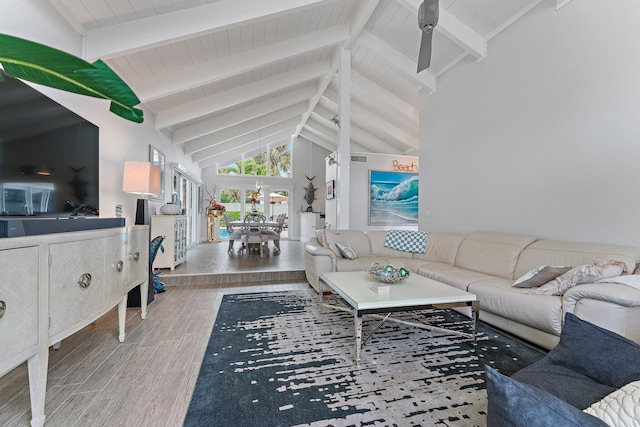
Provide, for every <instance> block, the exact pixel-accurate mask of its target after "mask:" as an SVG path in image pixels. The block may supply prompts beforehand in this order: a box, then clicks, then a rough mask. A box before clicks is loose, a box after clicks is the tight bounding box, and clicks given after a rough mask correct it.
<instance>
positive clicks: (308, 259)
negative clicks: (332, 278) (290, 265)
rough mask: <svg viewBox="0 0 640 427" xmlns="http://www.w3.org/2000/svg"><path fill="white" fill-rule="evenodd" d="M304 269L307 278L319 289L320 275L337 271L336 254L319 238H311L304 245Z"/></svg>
mask: <svg viewBox="0 0 640 427" xmlns="http://www.w3.org/2000/svg"><path fill="white" fill-rule="evenodd" d="M304 270H305V275H306V277H307V280H308V281H309V283H310V284H311V286H312V287H313V288H314V289H315V290H316V291H317V290H318V289H319V286H318V280H319V278H320V275H321V274H322V273H328V272H331V271H336V254H335V253H334V252H333V251H332V250H331V249H329V248H325V247H323V246H322V245H321V244H320V242H318V240H317V239H311V240H309V241H308V242H307V244H305V245H304Z"/></svg>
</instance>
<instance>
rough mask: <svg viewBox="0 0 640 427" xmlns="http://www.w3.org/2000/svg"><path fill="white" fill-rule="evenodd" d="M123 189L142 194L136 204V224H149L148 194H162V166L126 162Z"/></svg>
mask: <svg viewBox="0 0 640 427" xmlns="http://www.w3.org/2000/svg"><path fill="white" fill-rule="evenodd" d="M122 191H124V192H127V193H134V194H140V198H139V199H138V204H137V206H136V222H135V223H136V224H142V225H148V224H149V201H148V200H147V199H146V198H145V196H146V195H151V194H152V195H154V196H156V195H158V194H160V168H159V167H157V166H155V165H153V164H151V163H150V162H134V161H128V160H127V161H125V162H124V174H123V179H122Z"/></svg>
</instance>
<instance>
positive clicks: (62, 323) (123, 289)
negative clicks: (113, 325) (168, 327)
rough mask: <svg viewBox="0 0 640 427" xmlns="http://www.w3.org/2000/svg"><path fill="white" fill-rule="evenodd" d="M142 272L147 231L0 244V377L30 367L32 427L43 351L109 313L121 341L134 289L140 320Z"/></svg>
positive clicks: (38, 413) (40, 409)
mask: <svg viewBox="0 0 640 427" xmlns="http://www.w3.org/2000/svg"><path fill="white" fill-rule="evenodd" d="M148 268H149V227H148V226H133V227H117V228H109V229H101V230H93V231H78V232H72V233H57V234H46V235H39V236H27V237H12V238H4V239H0V271H1V272H2V275H0V343H2V345H0V375H4V374H5V373H7V372H8V371H10V370H12V369H13V368H15V367H16V366H18V365H19V364H21V363H23V362H24V361H28V368H29V388H30V393H31V412H32V421H31V425H32V426H42V425H43V423H44V420H45V405H44V402H45V392H46V385H47V368H48V360H49V347H50V346H52V345H54V344H57V343H59V342H60V341H62V340H63V339H65V338H67V337H68V336H70V335H71V334H73V333H75V332H77V331H79V330H80V329H82V328H84V327H85V326H87V325H89V324H90V323H91V322H94V321H95V320H96V319H98V318H99V317H101V316H102V315H104V314H105V313H107V312H108V311H109V310H111V309H112V308H113V307H115V306H118V327H119V334H118V336H119V340H120V341H121V342H122V341H124V338H125V317H126V307H127V293H128V292H129V290H131V289H132V288H134V287H136V286H138V285H141V286H140V289H141V293H142V295H141V299H142V301H143V302H144V304H143V305H142V307H141V316H142V318H143V319H144V318H145V317H146V308H147V304H146V299H147V290H148V286H149V284H148ZM2 403H4V402H0V406H1V404H2Z"/></svg>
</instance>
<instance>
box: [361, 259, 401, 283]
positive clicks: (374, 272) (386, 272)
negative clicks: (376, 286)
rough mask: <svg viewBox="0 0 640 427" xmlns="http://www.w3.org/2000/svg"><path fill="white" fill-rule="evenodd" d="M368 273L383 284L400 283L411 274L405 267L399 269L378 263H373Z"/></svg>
mask: <svg viewBox="0 0 640 427" xmlns="http://www.w3.org/2000/svg"><path fill="white" fill-rule="evenodd" d="M366 271H367V273H369V275H371V277H373V278H374V279H376V280H377V281H379V282H383V283H398V282H399V281H401V280H404V279H406V278H407V277H409V275H410V274H411V272H410V271H409V270H407V269H406V268H404V267H400V268H397V267H394V266H393V265H382V264H380V263H378V262H375V263H373V264H372V265H371V267H369V268H368V269H367V270H366Z"/></svg>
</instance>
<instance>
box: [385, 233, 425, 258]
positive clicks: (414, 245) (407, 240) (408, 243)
mask: <svg viewBox="0 0 640 427" xmlns="http://www.w3.org/2000/svg"><path fill="white" fill-rule="evenodd" d="M427 234H429V233H428V232H426V231H408V230H389V231H387V238H386V239H385V241H384V246H385V248H391V249H397V250H399V251H405V252H417V253H420V254H423V253H424V251H425V250H426V249H427Z"/></svg>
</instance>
